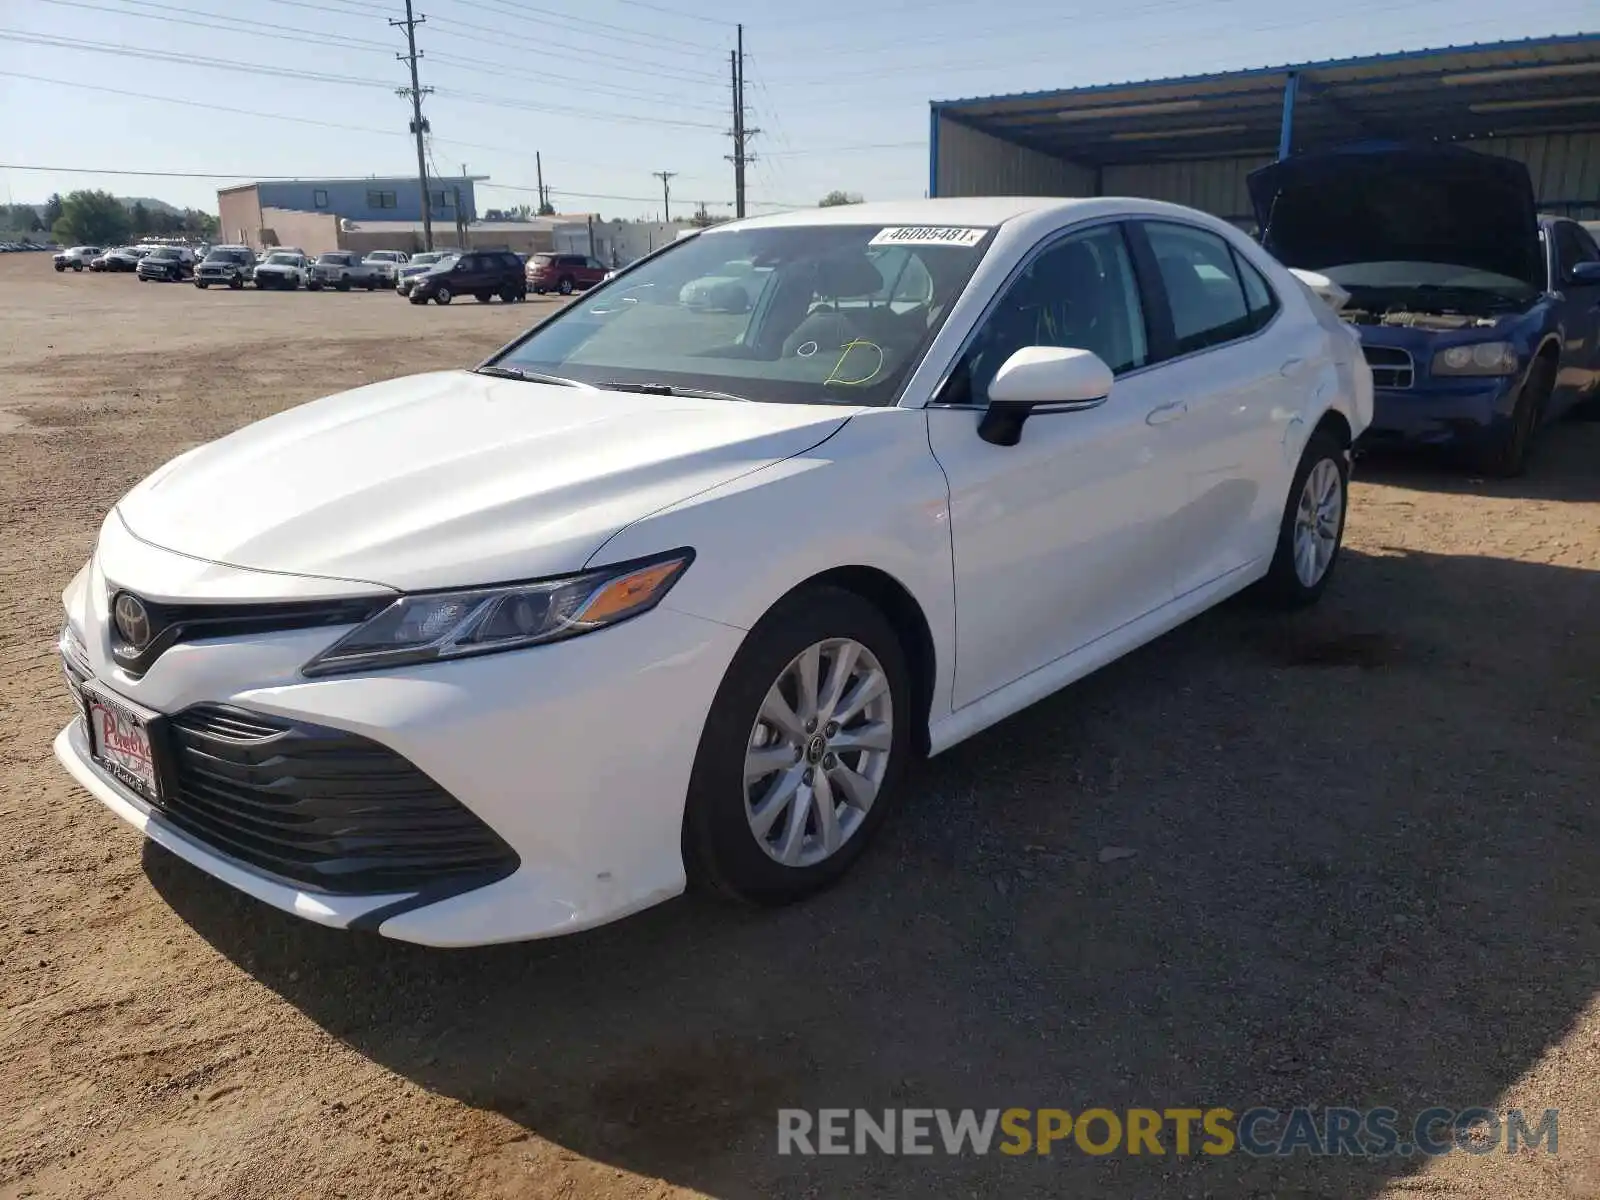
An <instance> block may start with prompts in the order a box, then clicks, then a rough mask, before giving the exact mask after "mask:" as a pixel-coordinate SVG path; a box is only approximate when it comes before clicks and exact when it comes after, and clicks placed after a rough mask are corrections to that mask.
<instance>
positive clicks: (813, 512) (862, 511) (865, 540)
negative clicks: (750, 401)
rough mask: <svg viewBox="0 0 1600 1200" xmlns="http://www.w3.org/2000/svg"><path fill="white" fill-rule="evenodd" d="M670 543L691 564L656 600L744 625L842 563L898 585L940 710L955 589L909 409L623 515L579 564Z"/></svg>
mask: <svg viewBox="0 0 1600 1200" xmlns="http://www.w3.org/2000/svg"><path fill="white" fill-rule="evenodd" d="M674 546H690V547H693V548H694V550H695V561H694V563H693V565H692V566H690V568H689V569H688V570H687V571H686V572H684V575H683V577H682V579H680V580H679V581H678V583H677V584H676V585H675V586H674V588H673V590H672V592H671V593H670V594H669V595H668V596H667V598H666V599H665V600H664V601H663V607H667V608H672V609H675V610H677V611H679V612H683V613H687V614H689V615H692V616H697V617H701V618H704V619H707V620H712V621H717V622H719V623H721V624H724V625H731V626H733V627H735V628H738V629H743V630H748V629H750V628H751V627H753V626H754V625H755V624H756V622H758V621H759V620H760V619H761V618H762V616H764V615H765V614H766V613H767V612H768V611H769V610H770V609H771V608H772V606H773V605H774V604H775V603H777V602H778V600H780V599H782V598H783V597H784V596H785V595H787V594H788V593H790V592H792V591H793V590H794V589H795V588H797V587H799V586H800V585H801V584H803V583H805V582H806V581H807V580H810V579H814V578H816V577H817V576H819V575H822V574H825V573H827V572H829V571H835V570H839V569H841V568H851V567H865V568H868V569H871V570H875V571H879V572H882V573H883V574H884V575H887V576H888V577H889V578H890V579H892V580H893V581H894V582H896V583H898V584H899V585H900V587H901V588H903V589H904V590H905V591H906V592H907V593H908V594H909V595H910V596H911V598H912V599H913V600H914V601H915V602H916V603H917V605H918V607H920V608H921V610H922V614H923V617H924V618H925V619H926V621H927V624H928V631H929V633H930V634H931V635H932V641H933V647H934V671H933V680H932V684H933V687H932V696H933V711H932V712H931V713H930V714H929V716H930V718H931V719H933V720H937V719H938V718H939V717H942V716H945V715H948V713H949V712H950V696H951V685H952V681H953V667H954V663H955V596H954V583H953V579H952V573H951V572H952V558H951V545H950V523H949V488H948V485H947V483H946V481H945V477H944V472H943V471H942V470H940V468H939V464H938V463H937V461H935V459H934V457H933V454H932V452H931V451H930V450H929V448H928V428H927V415H926V414H925V413H924V412H922V411H921V410H920V409H905V408H881V409H866V410H862V411H860V412H858V413H856V414H854V415H852V416H851V418H850V419H849V420H848V421H846V422H845V424H844V425H843V426H842V427H841V428H840V429H839V430H838V431H837V432H836V433H835V434H834V435H833V436H832V437H830V438H828V439H827V440H826V441H824V442H822V443H820V444H819V445H817V446H814V447H813V448H812V449H810V450H808V451H805V452H804V453H802V454H798V455H795V456H794V457H792V458H788V459H785V460H783V461H782V462H778V463H773V464H771V465H770V466H767V467H764V468H762V469H760V470H757V471H753V472H750V473H748V474H746V475H742V476H740V477H739V478H737V479H733V480H730V481H728V482H727V483H725V484H722V485H720V486H718V487H715V488H712V489H710V490H708V491H705V492H702V493H700V494H698V495H695V496H691V497H688V498H687V499H685V500H682V501H680V502H678V503H676V504H673V505H671V506H669V507H667V508H663V509H661V510H659V511H657V512H654V513H651V514H649V515H647V516H645V517H642V518H640V519H639V520H637V521H634V522H633V523H632V524H630V525H628V526H626V527H624V528H623V529H622V530H620V531H618V532H617V533H616V534H615V535H613V536H612V537H611V538H610V539H609V540H608V541H606V543H605V544H603V545H602V546H601V547H600V549H599V550H598V551H597V552H596V553H595V554H594V555H593V556H592V557H591V558H590V560H589V565H591V566H593V565H602V564H605V563H608V562H620V561H624V560H627V559H630V558H635V557H643V556H645V555H648V554H654V553H657V552H659V551H661V550H664V549H670V548H672V547H674Z"/></svg>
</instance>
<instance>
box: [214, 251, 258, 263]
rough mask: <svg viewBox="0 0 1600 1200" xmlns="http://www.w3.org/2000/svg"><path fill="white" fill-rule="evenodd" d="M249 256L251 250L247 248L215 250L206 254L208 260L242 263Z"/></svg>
mask: <svg viewBox="0 0 1600 1200" xmlns="http://www.w3.org/2000/svg"><path fill="white" fill-rule="evenodd" d="M249 257H250V255H249V251H247V250H213V251H212V252H211V253H210V254H208V255H206V261H207V262H231V263H242V262H244V261H246V260H247V259H248V258H249Z"/></svg>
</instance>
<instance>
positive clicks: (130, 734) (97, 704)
mask: <svg viewBox="0 0 1600 1200" xmlns="http://www.w3.org/2000/svg"><path fill="white" fill-rule="evenodd" d="M79 688H80V692H81V694H82V697H83V710H84V725H85V726H86V727H87V730H88V734H89V757H90V758H92V759H93V760H94V763H95V765H96V766H98V767H99V768H100V769H101V770H102V771H104V772H105V773H106V774H108V775H110V776H111V777H112V778H113V779H115V780H116V781H117V782H118V783H120V784H122V786H123V787H125V788H127V789H128V790H129V791H131V792H133V793H134V795H136V796H138V797H139V798H140V799H141V800H143V801H145V802H146V803H147V804H152V805H156V806H159V805H160V804H161V801H162V789H161V764H160V763H159V761H158V760H157V758H156V743H157V731H156V729H155V728H154V726H155V723H156V721H157V720H158V719H159V718H160V715H161V714H160V713H156V712H152V711H151V710H150V709H148V708H144V707H142V706H140V705H138V704H134V703H132V702H131V701H129V700H124V699H123V698H122V697H121V696H117V695H113V694H112V693H110V692H108V691H106V690H105V689H104V688H101V687H98V686H96V685H95V684H94V683H93V682H92V681H89V680H85V681H84V682H82V683H81V684H80V685H79Z"/></svg>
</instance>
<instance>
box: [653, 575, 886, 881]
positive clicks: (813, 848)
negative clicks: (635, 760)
mask: <svg viewBox="0 0 1600 1200" xmlns="http://www.w3.org/2000/svg"><path fill="white" fill-rule="evenodd" d="M910 755H911V687H910V676H909V673H908V670H907V668H906V663H905V654H904V652H903V650H902V649H901V646H900V641H899V638H898V637H897V636H896V635H895V632H894V629H893V628H892V627H891V626H890V624H889V622H888V621H887V620H886V619H885V618H884V616H883V614H882V613H881V612H879V611H878V609H877V608H875V607H874V606H873V605H872V604H870V603H869V602H867V601H866V600H864V599H862V598H861V597H860V596H857V595H855V594H854V593H852V592H846V591H842V590H840V589H838V588H829V587H823V588H815V589H810V590H808V591H805V592H802V593H800V594H798V595H796V596H793V597H791V598H790V599H789V600H786V601H784V602H783V603H781V604H779V605H778V606H777V607H776V608H774V609H773V610H772V611H771V612H770V613H768V614H767V616H766V617H764V618H763V619H762V620H761V621H760V622H759V623H758V624H757V625H756V627H755V629H753V630H751V632H750V635H749V637H747V638H746V639H745V643H744V645H743V646H741V647H740V649H739V652H738V654H737V655H735V656H734V660H733V663H732V665H731V666H729V668H728V673H727V675H726V676H725V677H724V679H723V681H722V686H721V687H720V688H718V690H717V695H716V699H715V700H714V701H713V703H712V706H711V712H710V714H709V716H708V717H707V719H706V725H705V729H704V731H703V732H702V734H701V737H700V746H699V750H698V752H697V753H696V756H695V764H694V770H693V772H692V774H691V776H690V783H689V798H688V807H687V810H686V812H685V816H684V833H683V838H684V851H685V860H686V862H687V863H688V864H689V867H690V870H691V872H692V874H693V876H694V878H695V879H696V881H697V882H700V883H704V884H709V885H710V886H712V887H714V888H716V889H717V890H719V891H721V892H723V893H725V894H727V895H730V896H734V897H736V898H739V899H743V900H749V901H753V902H756V903H761V904H782V903H787V902H789V901H792V900H798V899H800V898H802V897H804V896H807V895H810V894H811V893H813V892H815V891H817V890H819V889H821V888H823V887H826V886H827V885H828V884H830V883H832V882H833V881H834V880H836V879H837V878H839V876H841V875H843V874H844V872H845V871H846V870H848V869H849V867H850V865H851V864H852V863H853V862H854V861H855V860H856V859H857V858H858V857H859V856H860V855H861V853H862V852H863V851H864V850H865V849H866V847H867V844H868V842H869V841H870V840H871V838H872V836H873V834H874V833H876V832H877V830H878V828H879V827H880V826H881V825H882V823H883V821H884V820H885V819H886V818H887V816H888V814H889V812H890V809H891V807H892V805H893V803H894V800H895V797H896V794H897V793H898V791H899V785H900V781H901V779H902V777H903V776H904V774H905V768H906V762H907V759H909V758H910Z"/></svg>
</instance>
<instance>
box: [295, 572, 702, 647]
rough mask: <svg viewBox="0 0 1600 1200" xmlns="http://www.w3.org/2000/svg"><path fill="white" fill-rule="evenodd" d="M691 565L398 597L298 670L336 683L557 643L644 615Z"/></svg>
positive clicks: (594, 573)
mask: <svg viewBox="0 0 1600 1200" xmlns="http://www.w3.org/2000/svg"><path fill="white" fill-rule="evenodd" d="M693 560H694V551H692V550H688V549H683V550H674V551H672V552H671V553H669V554H663V555H659V556H657V557H654V558H648V559H642V560H635V561H633V562H627V563H618V564H616V565H614V566H609V567H601V568H599V569H598V570H593V571H585V572H583V573H582V574H579V575H568V576H565V577H563V578H560V579H544V580H535V581H532V582H529V583H515V584H506V585H503V586H499V587H487V588H472V589H469V590H462V591H454V592H429V593H425V594H417V595H410V596H402V597H400V598H399V599H398V600H396V601H395V602H394V603H393V604H390V605H389V606H388V607H387V608H385V609H384V610H383V611H382V612H380V613H378V614H377V616H375V617H372V618H371V619H370V620H368V621H366V622H365V623H364V624H362V625H358V626H356V628H355V629H353V630H351V631H350V632H349V633H347V634H345V636H344V637H342V638H340V639H339V640H338V641H337V642H335V643H334V644H333V645H332V646H329V647H328V648H327V649H326V650H324V651H323V652H322V653H321V654H319V655H317V656H316V657H315V658H313V659H312V660H311V661H310V662H308V663H307V664H306V665H305V666H303V667H302V668H300V672H301V674H303V675H309V676H319V675H337V674H340V673H343V672H346V671H370V670H376V669H378V668H382V667H398V666H405V665H408V664H411V663H422V662H437V661H439V660H441V659H453V658H465V657H468V656H470V655H477V654H493V653H496V652H497V651H501V650H516V649H519V648H520V647H523V646H534V645H539V644H541V643H544V642H555V641H562V640H565V639H566V638H571V637H577V636H579V635H580V634H585V633H591V632H593V631H594V630H596V629H604V628H606V627H607V626H610V625H615V624H617V623H618V622H621V621H626V620H628V619H629V618H631V617H637V616H639V615H641V614H643V613H647V612H649V611H650V610H651V609H652V608H654V607H655V606H656V605H657V604H659V603H660V602H661V599H662V597H663V596H665V595H666V594H667V592H668V591H670V590H671V588H672V585H673V584H675V583H676V582H677V581H678V579H679V577H680V576H681V575H682V574H683V572H684V571H685V570H687V569H688V566H689V564H690V562H692V561H693Z"/></svg>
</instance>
